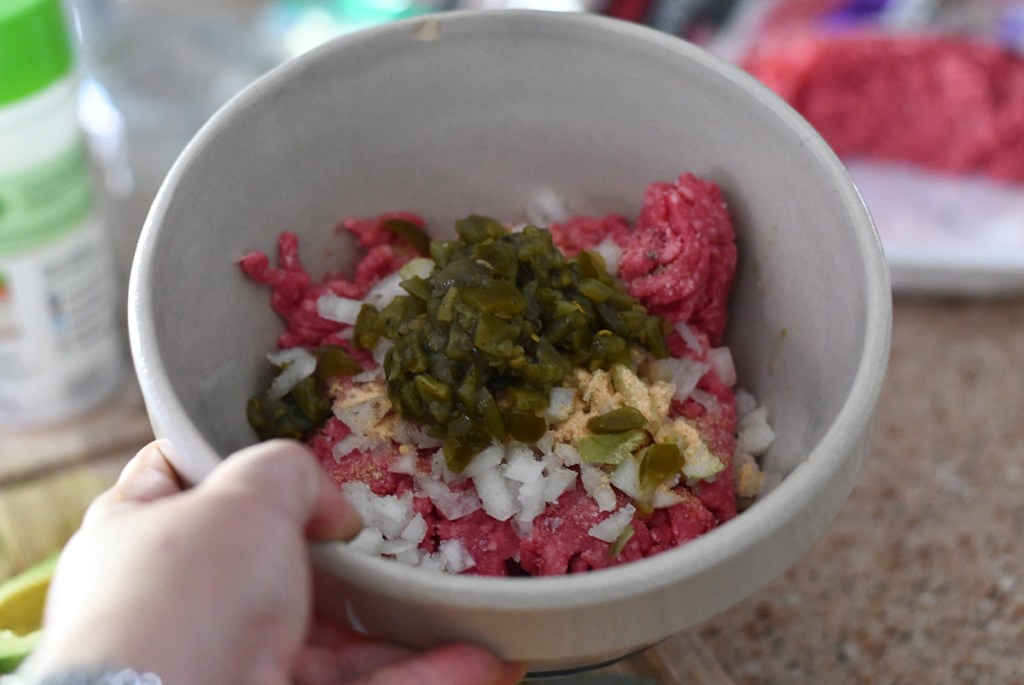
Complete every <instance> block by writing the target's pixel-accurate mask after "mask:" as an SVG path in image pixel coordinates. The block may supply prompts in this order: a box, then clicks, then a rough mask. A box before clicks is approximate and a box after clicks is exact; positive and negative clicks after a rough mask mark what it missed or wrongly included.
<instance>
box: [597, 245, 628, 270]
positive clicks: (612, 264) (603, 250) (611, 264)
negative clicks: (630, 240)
mask: <svg viewBox="0 0 1024 685" xmlns="http://www.w3.org/2000/svg"><path fill="white" fill-rule="evenodd" d="M594 252H596V253H598V254H599V255H601V257H602V258H604V264H605V267H607V269H608V273H610V274H612V275H613V276H614V275H615V274H617V273H618V272H619V260H620V259H622V248H621V247H619V246H618V245H616V244H615V241H614V240H612V239H611V238H605V239H604V240H602V241H601V242H600V243H598V244H597V245H596V246H595V247H594Z"/></svg>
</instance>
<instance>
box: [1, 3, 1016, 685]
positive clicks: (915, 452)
mask: <svg viewBox="0 0 1024 685" xmlns="http://www.w3.org/2000/svg"><path fill="white" fill-rule="evenodd" d="M12 1H18V0H0V3H3V2H12ZM469 8H480V9H491V10H494V11H500V10H501V9H505V8H532V9H543V10H551V11H571V12H580V11H582V12H592V13H600V14H605V15H608V16H613V17H617V18H620V19H623V20H627V21H633V22H637V23H642V24H646V25H648V26H651V27H653V28H655V29H657V30H660V31H664V32H667V33H670V34H672V35H677V36H680V37H683V38H685V39H687V40H690V41H693V42H696V43H698V44H700V45H703V46H705V47H706V48H708V49H710V50H712V51H714V52H716V53H717V54H719V55H720V56H721V57H722V58H724V59H726V60H729V61H732V62H734V63H736V64H738V65H740V66H742V67H743V68H744V69H746V70H748V71H749V72H750V73H752V74H753V75H754V76H755V77H757V78H758V79H760V80H761V81H762V82H764V83H765V84H766V85H767V86H768V87H770V88H772V89H773V90H775V91H776V92H777V93H778V94H779V95H780V96H782V97H783V98H785V99H786V100H787V101H788V102H790V103H791V104H792V105H793V106H794V107H795V108H796V109H797V110H798V111H800V112H801V113H802V114H803V115H804V116H805V117H807V118H808V120H809V121H810V122H811V123H812V124H813V125H814V126H815V127H816V128H817V129H818V131H819V132H820V133H821V134H822V135H823V136H824V137H825V139H826V140H827V141H828V142H829V143H830V144H831V145H832V147H833V149H835V150H836V152H837V153H838V154H839V155H840V156H841V158H842V159H843V161H844V162H845V163H846V164H847V167H848V168H849V169H850V172H851V174H852V175H853V177H854V179H855V181H856V182H857V184H858V187H859V188H860V190H861V192H862V194H863V196H864V198H865V201H866V203H867V205H868V207H869V209H870V210H871V212H872V214H873V216H874V217H875V220H876V223H877V227H878V231H879V234H880V237H881V240H882V243H883V246H884V247H885V250H886V255H887V258H888V260H889V264H890V269H891V271H892V278H893V285H894V290H895V294H896V307H895V324H894V343H893V355H892V366H891V369H890V376H889V380H888V382H887V387H886V391H885V394H884V396H883V402H882V415H881V417H880V419H879V427H878V430H877V436H876V440H875V443H876V444H875V446H874V452H875V456H873V457H872V459H871V461H870V463H869V465H868V467H867V472H866V473H865V477H864V481H863V484H862V485H861V486H860V487H859V488H858V489H857V490H856V491H855V493H854V496H853V497H852V498H851V501H850V503H849V504H848V505H847V507H846V509H845V510H844V512H843V514H841V516H840V517H839V519H838V520H837V522H836V524H835V525H834V526H833V528H831V529H830V531H829V532H828V533H827V534H826V536H825V537H824V538H823V539H822V540H821V541H820V542H818V543H816V545H815V546H814V547H813V548H812V551H811V552H810V554H809V555H808V558H807V559H806V560H804V561H803V562H801V563H800V564H798V565H797V567H796V568H794V569H793V570H792V571H790V572H789V573H787V574H786V575H785V576H784V577H783V578H781V579H780V580H779V581H777V582H776V583H773V584H772V585H771V586H769V587H768V588H766V589H765V590H764V591H762V592H761V593H758V594H757V595H756V596H755V597H753V598H751V599H750V600H748V601H746V602H744V603H743V604H741V605H740V606H739V607H737V608H736V609H734V610H733V611H731V612H728V613H727V614H725V615H723V616H721V617H716V618H715V619H712V620H710V621H708V622H707V624H705V625H703V626H700V627H698V629H695V630H694V631H692V632H691V633H689V634H688V636H684V637H681V638H680V640H677V641H675V642H673V643H672V644H669V645H667V646H666V649H665V650H663V651H662V652H661V653H659V654H652V655H651V656H650V658H649V659H647V660H645V659H646V657H644V658H640V659H639V660H634V662H633V663H631V664H629V665H627V666H624V667H622V668H620V671H619V672H621V673H625V672H626V671H627V670H629V669H630V668H634V669H635V671H636V672H637V673H642V674H644V675H642V678H646V680H640V679H636V680H632V681H629V682H645V683H655V682H666V683H667V682H682V680H681V679H682V678H683V677H684V674H685V677H686V678H687V679H688V680H687V682H694V683H714V684H717V685H729V684H730V683H733V684H740V683H743V684H751V685H754V684H758V683H808V684H811V683H815V684H819V683H848V682H875V683H899V682H920V683H947V682H948V683H961V682H971V683H999V684H1001V685H1002V684H1009V683H1024V662H1022V661H1021V658H1020V645H1022V644H1024V576H1022V569H1024V550H1022V549H1021V547H1020V545H1019V541H1020V540H1021V539H1024V508H1022V507H1021V504H1020V498H1019V493H1020V492H1021V491H1022V487H1024V299H1022V294H1024V0H205V1H204V0H65V10H66V18H67V22H68V26H69V29H70V33H71V36H72V39H73V42H74V48H75V53H76V55H77V71H76V79H77V88H78V110H77V111H78V120H79V124H80V126H81V129H82V131H83V132H84V135H85V139H86V141H87V143H88V149H89V151H90V154H91V160H92V166H93V172H94V175H95V179H96V181H97V184H98V187H99V189H100V192H99V200H100V203H101V205H102V209H103V217H104V222H105V227H106V230H107V233H108V236H109V239H110V243H111V245H112V251H113V255H114V259H113V264H114V267H113V269H114V271H115V272H116V273H115V276H116V281H117V284H118V286H117V287H118V291H119V293H121V294H122V295H123V293H124V291H125V289H126V287H127V276H128V270H129V267H130V264H131V258H132V254H133V251H134V247H135V241H136V239H137V237H138V235H139V232H140V230H141V227H142V224H143V222H144V220H145V216H146V213H147V211H148V208H149V205H150V203H151V202H152V200H153V198H154V196H155V194H156V192H157V190H158V188H159V186H160V183H161V181H162V179H163V178H164V176H165V175H166V173H167V171H168V170H169V169H170V167H171V165H172V164H173V162H174V160H175V158H176V157H177V155H178V154H179V153H180V152H181V150H182V149H183V148H184V146H185V145H186V144H187V143H188V141H189V140H190V138H191V137H192V136H193V135H194V134H195V132H196V131H197V130H198V129H199V128H200V127H201V126H202V124H203V123H204V122H205V121H206V120H207V119H208V118H209V117H210V115H211V114H213V113H214V112H215V111H216V110H217V108H218V107H220V106H221V105H222V104H224V103H225V102H226V101H227V100H228V99H229V98H231V97H232V96H233V95H234V94H235V93H237V92H238V91H239V90H241V89H242V88H243V87H244V86H246V85H247V84H248V83H250V82H251V81H252V80H253V79H255V78H257V77H258V76H260V75H261V74H263V73H265V72H266V71H267V70H269V69H271V68H273V67H274V66H276V65H278V64H280V63H282V62H283V61H285V60H287V59H289V58H291V57H294V56H296V55H299V54H301V53H303V52H305V51H307V50H310V49H313V48H314V47H316V46H317V45H320V44H321V43H323V42H325V41H327V40H330V39H332V38H335V37H337V36H341V35H344V34H346V33H349V32H352V31H356V30H359V29H362V28H366V27H369V26H373V25H376V24H380V23H384V22H389V21H393V20H396V19H401V18H407V17H415V16H419V15H423V14H427V13H431V12H437V11H450V10H457V9H469ZM2 133H3V132H2V131H0V134H2ZM0 139H2V135H0ZM2 154H3V151H2V150H0V155H2ZM794 201H799V199H798V198H796V199H795V200H794ZM0 257H2V255H0ZM837 258H841V256H837ZM2 291H3V283H2V280H0V304H2V299H3V297H2V295H3V292H2ZM122 301H123V297H120V298H119V299H118V311H119V312H120V311H123V309H124V307H123V305H122V304H121V302H122ZM118 321H120V319H118ZM117 325H118V327H119V331H118V332H119V334H120V335H122V337H123V336H124V331H123V322H120V323H118V324H117ZM125 350H126V345H125ZM123 366H124V371H125V378H126V379H127V380H125V381H124V382H123V383H122V385H121V386H120V387H119V389H118V390H117V391H116V392H115V393H114V395H113V396H112V397H108V398H107V399H106V400H105V402H104V403H102V404H101V405H99V406H97V407H94V408H93V409H92V410H90V411H89V412H87V413H84V414H81V415H79V416H77V417H76V418H73V419H71V420H69V421H65V422H62V423H60V424H56V425H49V426H43V427H36V428H32V429H22V427H19V426H10V427H4V428H0V578H4V577H8V576H11V575H13V574H15V573H17V572H18V571H20V570H22V569H24V568H25V567H27V566H29V565H31V564H32V563H34V562H36V561H38V560H39V559H41V558H43V557H45V556H46V555H48V554H50V553H52V552H53V551H54V550H56V549H59V548H60V546H61V545H62V544H63V542H64V541H65V540H66V539H67V537H68V536H70V534H71V533H72V532H73V531H74V529H75V528H76V527H77V525H78V521H79V520H80V516H81V513H82V511H83V510H84V507H85V506H86V504H87V503H88V501H90V500H91V498H92V497H93V496H95V494H97V493H98V492H100V491H101V490H102V489H104V488H105V487H107V486H108V485H109V484H110V482H111V481H112V479H113V478H114V475H115V474H116V473H117V471H118V470H119V468H120V467H121V465H123V463H124V462H125V460H127V459H128V458H129V457H130V456H131V454H133V453H134V452H135V451H136V450H137V449H138V448H139V447H140V446H141V445H142V444H144V443H145V442H146V441H147V440H148V439H150V437H151V431H150V427H149V425H148V422H147V420H146V417H145V413H144V410H143V408H142V405H141V401H140V399H139V397H138V393H137V390H136V388H135V386H134V382H133V381H132V380H131V378H130V373H128V372H127V366H128V362H127V353H126V351H125V353H124V355H123ZM0 380H2V379H0ZM880 570H881V572H879V571H880ZM641 662H642V663H641ZM666 674H669V675H666ZM609 678H611V676H609ZM591 682H601V681H591ZM603 682H609V683H610V682H626V681H619V680H612V679H607V680H605V681H603Z"/></svg>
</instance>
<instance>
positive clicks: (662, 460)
mask: <svg viewBox="0 0 1024 685" xmlns="http://www.w3.org/2000/svg"><path fill="white" fill-rule="evenodd" d="M682 468H683V453H682V452H680V451H679V446H678V445H676V444H672V443H661V442H660V443H655V444H653V445H651V446H650V447H648V448H647V449H645V450H644V451H643V454H642V455H641V458H640V487H641V488H642V489H643V490H648V491H649V490H653V489H654V488H656V487H658V486H659V485H661V484H662V483H664V482H665V481H666V480H668V479H669V478H671V477H672V476H674V475H676V474H677V473H679V471H680V469H682Z"/></svg>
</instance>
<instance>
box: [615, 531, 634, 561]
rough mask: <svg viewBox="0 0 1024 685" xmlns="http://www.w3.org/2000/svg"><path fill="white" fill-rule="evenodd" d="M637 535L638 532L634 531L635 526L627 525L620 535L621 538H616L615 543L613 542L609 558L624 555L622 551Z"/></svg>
mask: <svg viewBox="0 0 1024 685" xmlns="http://www.w3.org/2000/svg"><path fill="white" fill-rule="evenodd" d="M635 534H636V531H635V530H634V529H633V524H632V523H627V524H626V527H625V528H623V529H622V532H621V533H619V537H617V538H615V542H613V543H612V544H611V547H609V548H608V556H610V557H611V558H612V559H614V558H615V557H617V556H619V555H620V554H622V550H623V549H624V548H625V547H626V543H628V542H629V541H630V540H631V539H632V538H633V535H635Z"/></svg>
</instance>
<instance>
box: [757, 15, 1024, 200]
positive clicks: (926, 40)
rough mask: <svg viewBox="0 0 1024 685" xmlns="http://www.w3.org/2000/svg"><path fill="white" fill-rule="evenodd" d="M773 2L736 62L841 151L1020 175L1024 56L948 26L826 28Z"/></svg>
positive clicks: (1016, 178) (1019, 178)
mask: <svg viewBox="0 0 1024 685" xmlns="http://www.w3.org/2000/svg"><path fill="white" fill-rule="evenodd" d="M837 4H838V3H836V2H828V1H823V0H811V1H808V0H802V1H799V2H796V1H792V2H786V3H782V4H781V5H780V6H779V7H778V9H776V11H775V12H774V14H773V15H772V16H769V17H768V18H767V20H766V23H765V25H764V27H763V28H762V35H761V36H760V38H759V40H758V41H757V43H756V44H755V47H754V49H753V50H752V51H751V52H750V54H749V55H747V56H746V58H745V59H744V60H743V66H744V67H745V68H746V69H747V70H748V71H749V72H750V73H751V74H753V75H754V76H756V77H757V78H758V79H760V80H761V81H762V82H764V83H765V84H766V85H767V86H768V87H770V88H772V89H773V90H774V91H775V92H776V93H778V94H779V95H780V96H782V97H783V98H784V99H786V100H787V101H788V102H789V103H790V104H791V105H792V106H793V107H794V108H795V109H796V110H797V111H799V112H800V113H801V114H802V115H803V116H804V117H805V118H806V119H807V120H808V121H809V122H810V123H811V124H812V125H813V126H814V127H815V128H816V129H817V130H818V132H819V133H821V135H822V136H823V137H824V138H825V140H826V141H828V143H829V144H830V145H831V146H832V147H833V149H835V151H836V152H837V153H838V154H839V155H840V156H847V157H866V158H869V159H877V160H882V161H890V162H903V163H910V164H913V165H917V166H920V167H923V168H927V169H932V170H935V171H940V172H946V173H952V174H958V175H965V174H981V175H987V176H990V177H993V178H997V179H1001V180H1004V181H1010V182H1015V183H1020V182H1024V135H1022V133H1024V58H1022V57H1021V56H1020V55H1017V54H1015V53H1013V52H1011V51H1009V50H1007V49H1004V48H1002V47H1000V46H998V45H996V44H994V43H988V42H983V41H980V40H974V39H970V38H967V37H962V36H954V35H926V34H921V35H910V34H906V35H893V34H889V33H884V34H883V33H881V32H878V31H873V30H870V29H863V28H858V27H853V28H849V29H847V30H841V31H840V30H834V29H830V28H829V27H826V26H823V25H821V23H820V22H821V16H823V15H824V14H825V13H827V11H829V10H830V9H831V8H833V7H834V6H836V5H837Z"/></svg>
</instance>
